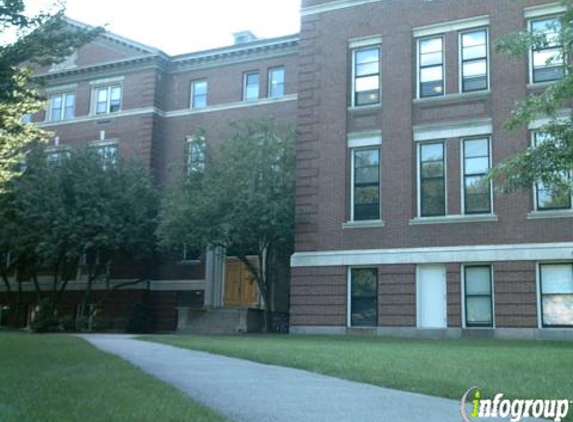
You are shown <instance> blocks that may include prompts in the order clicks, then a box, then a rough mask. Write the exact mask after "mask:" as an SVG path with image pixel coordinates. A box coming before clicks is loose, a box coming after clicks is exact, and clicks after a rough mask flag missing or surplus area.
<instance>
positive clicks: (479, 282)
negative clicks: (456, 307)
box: [464, 265, 493, 327]
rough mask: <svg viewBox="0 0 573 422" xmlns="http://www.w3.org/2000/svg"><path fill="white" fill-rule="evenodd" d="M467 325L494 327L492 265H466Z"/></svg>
mask: <svg viewBox="0 0 573 422" xmlns="http://www.w3.org/2000/svg"><path fill="white" fill-rule="evenodd" d="M464 280H465V286H464V290H465V295H466V325H467V326H468V327H492V326H493V305H492V286H491V284H492V283H491V267H490V266H489V265H481V266H475V267H465V274H464Z"/></svg>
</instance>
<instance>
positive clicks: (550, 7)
mask: <svg viewBox="0 0 573 422" xmlns="http://www.w3.org/2000/svg"><path fill="white" fill-rule="evenodd" d="M566 11H567V8H566V7H564V6H563V5H561V4H559V3H550V4H543V5H540V6H533V7H526V8H525V9H524V13H523V15H524V17H525V18H526V19H532V18H539V17H543V16H546V15H557V14H559V13H565V12H566Z"/></svg>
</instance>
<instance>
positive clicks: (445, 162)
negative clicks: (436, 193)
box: [416, 139, 448, 218]
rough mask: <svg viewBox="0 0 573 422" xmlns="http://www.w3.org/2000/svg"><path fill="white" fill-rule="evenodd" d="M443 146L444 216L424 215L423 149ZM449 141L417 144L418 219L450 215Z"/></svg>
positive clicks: (439, 215)
mask: <svg viewBox="0 0 573 422" xmlns="http://www.w3.org/2000/svg"><path fill="white" fill-rule="evenodd" d="M432 144H442V147H443V160H442V161H443V166H444V175H443V179H444V214H438V215H423V214H422V208H423V207H422V147H423V146H424V145H432ZM447 145H448V144H447V141H446V140H445V139H436V140H431V141H423V142H418V143H417V163H416V167H417V173H418V177H417V188H418V189H417V190H418V194H417V197H418V207H417V208H418V218H440V217H446V216H447V215H448V151H447Z"/></svg>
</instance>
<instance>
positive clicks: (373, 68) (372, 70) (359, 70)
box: [356, 62, 380, 76]
mask: <svg viewBox="0 0 573 422" xmlns="http://www.w3.org/2000/svg"><path fill="white" fill-rule="evenodd" d="M379 71H380V66H379V64H378V62H374V63H364V64H359V65H357V66H356V76H367V75H376V74H378V72H379Z"/></svg>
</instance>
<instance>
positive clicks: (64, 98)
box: [46, 92, 76, 123]
mask: <svg viewBox="0 0 573 422" xmlns="http://www.w3.org/2000/svg"><path fill="white" fill-rule="evenodd" d="M55 97H61V98H62V107H61V109H60V116H59V117H60V118H59V119H57V120H54V116H53V107H52V99H53V98H55ZM68 97H73V98H74V105H73V107H72V117H69V118H66V109H67V108H68V107H67V106H66V102H67V99H68ZM75 117H76V93H75V92H59V93H54V94H50V95H49V97H48V112H47V113H46V122H48V123H58V122H65V121H69V120H73V119H74V118H75Z"/></svg>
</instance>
